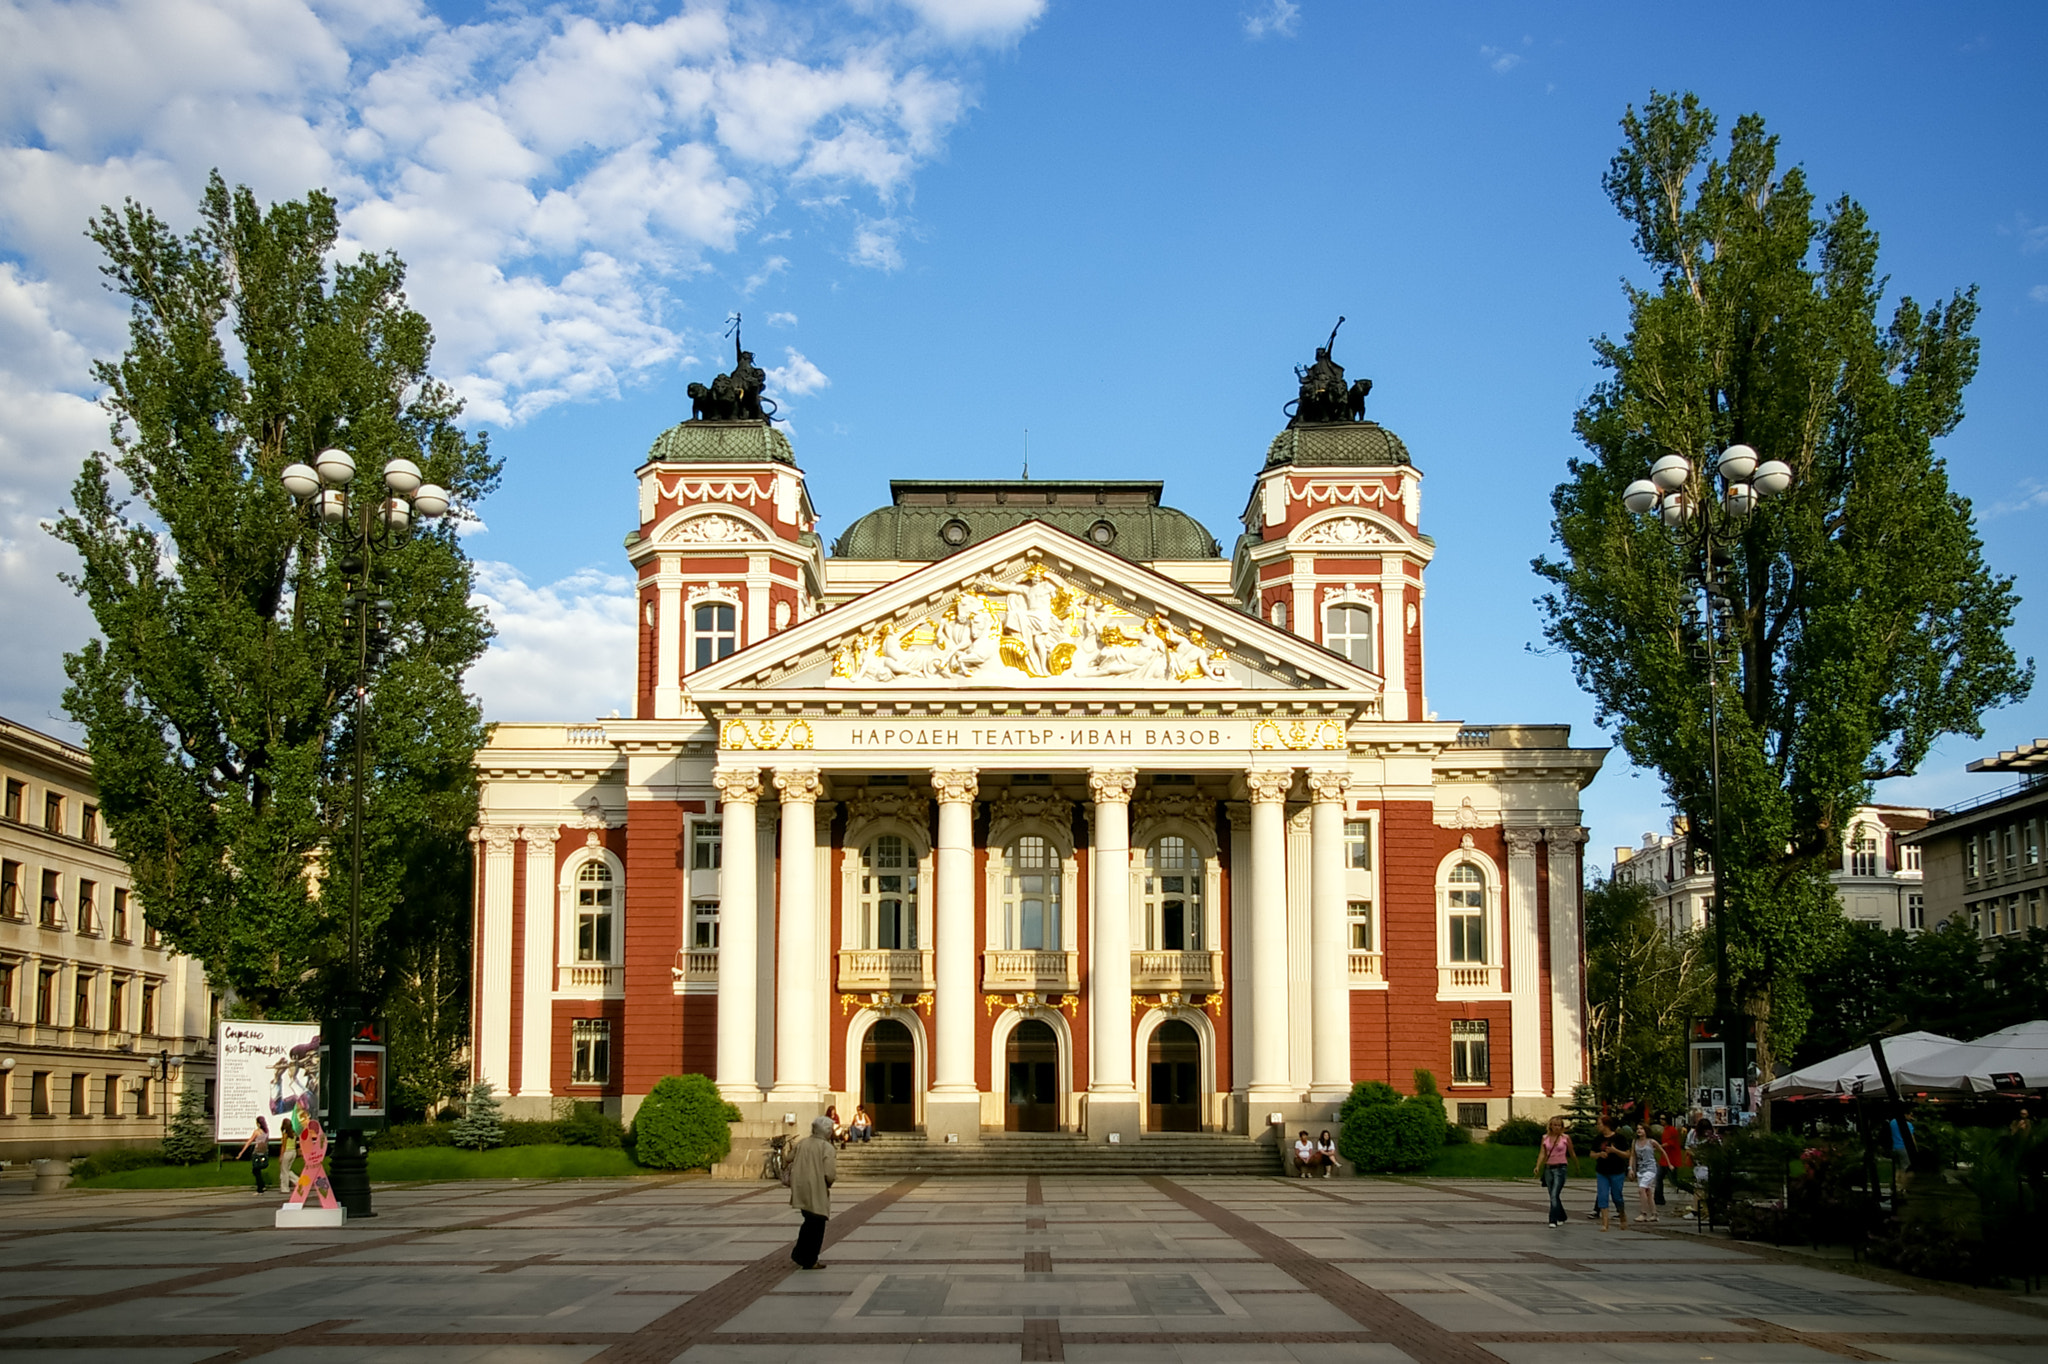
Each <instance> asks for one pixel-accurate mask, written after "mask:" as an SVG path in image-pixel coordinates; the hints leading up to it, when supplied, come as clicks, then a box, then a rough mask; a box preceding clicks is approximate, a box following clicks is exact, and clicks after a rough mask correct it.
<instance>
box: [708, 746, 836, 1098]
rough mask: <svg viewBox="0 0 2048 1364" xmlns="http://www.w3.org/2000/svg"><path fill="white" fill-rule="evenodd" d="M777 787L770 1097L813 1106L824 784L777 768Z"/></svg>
mask: <svg viewBox="0 0 2048 1364" xmlns="http://www.w3.org/2000/svg"><path fill="white" fill-rule="evenodd" d="M775 789H776V790H777V791H780V792H781V793H782V844H781V847H780V849H779V855H778V856H777V858H776V870H777V871H778V873H779V874H780V881H779V885H780V887H781V894H779V895H778V896H777V897H776V902H775V906H776V911H777V917H776V933H775V1088H774V1091H773V1092H772V1093H771V1094H770V1096H769V1097H770V1098H772V1099H774V1100H775V1101H776V1102H777V1103H799V1104H815V1103H817V1102H819V1099H820V1095H821V1093H822V1091H823V1090H824V1087H825V1076H824V1072H823V1070H822V1069H821V1068H820V1066H819V1064H818V1063H819V1060H820V1059H821V1054H820V1050H819V1048H818V1045H817V1041H818V1039H817V1038H816V1037H815V1036H814V1035H813V1033H812V1022H813V1020H814V1018H815V1017H816V1015H817V1012H818V988H819V982H818V979H817V974H816V972H815V971H814V970H813V969H812V965H811V962H812V950H813V948H814V947H815V946H816V943H817V938H818V922H817V919H818V897H817V885H816V882H817V865H816V856H817V852H816V850H817V841H818V830H817V808H818V795H819V793H820V792H821V791H822V790H823V789H824V783H823V782H822V781H821V780H819V776H818V769H817V768H815V767H781V768H777V769H776V770H775ZM721 917H723V916H721ZM800 1116H801V1115H800Z"/></svg>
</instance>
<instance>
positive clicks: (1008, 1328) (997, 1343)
mask: <svg viewBox="0 0 2048 1364" xmlns="http://www.w3.org/2000/svg"><path fill="white" fill-rule="evenodd" d="M1585 1191H1586V1190H1585V1185H1583V1184H1581V1185H1579V1186H1578V1187H1577V1188H1575V1189H1574V1194H1575V1195H1576V1198H1575V1201H1576V1203H1577V1204H1578V1206H1579V1208H1580V1209H1581V1210H1583V1207H1584V1205H1585V1203H1586V1198H1585ZM835 1199H836V1207H837V1209H838V1215H837V1216H835V1217H834V1218H833V1219H832V1223H831V1230H830V1234H829V1236H828V1238H827V1242H826V1252H825V1258H826V1261H827V1264H826V1266H825V1267H823V1268H821V1269H819V1270H817V1271H815V1272H811V1273H797V1272H794V1271H793V1267H792V1266H791V1265H790V1263H789V1260H788V1258H787V1257H788V1247H789V1243H790V1240H791V1238H792V1236H793V1234H794V1231H795V1222H796V1215H795V1214H794V1213H793V1212H791V1211H790V1210H789V1208H788V1207H787V1206H786V1194H785V1192H784V1191H783V1190H782V1189H781V1188H780V1187H779V1186H777V1185H773V1184H767V1183H762V1184H752V1185H739V1184H729V1183H714V1182H711V1181H708V1180H704V1179H685V1180H634V1181H624V1180H622V1181H582V1182H568V1181H564V1182H545V1181H532V1182H503V1183H462V1184H435V1185H420V1186H410V1187H390V1188H380V1189H379V1190H378V1191H377V1207H378V1211H379V1216H378V1217H377V1218H376V1220H374V1221H368V1222H362V1223H358V1224H357V1225H355V1226H352V1227H350V1228H348V1229H346V1230H341V1231H332V1232H284V1231H277V1230H275V1229H273V1228H271V1227H269V1226H268V1225H267V1223H268V1221H269V1213H270V1206H271V1205H270V1202H269V1201H268V1200H258V1199H256V1198H254V1197H252V1196H250V1195H249V1194H248V1193H246V1192H239V1191H238V1192H229V1191H224V1190H217V1189H216V1190H196V1191H189V1192H164V1193H68V1194H63V1195H56V1196H44V1197H10V1198H7V1199H5V1200H4V1201H0V1355H4V1356H5V1357H6V1358H7V1359H8V1360H9V1361H10V1364H12V1361H14V1360H17V1359H19V1360H36V1361H49V1364H100V1361H109V1362H111V1361H120V1364H199V1362H200V1361H221V1362H223V1364H224V1362H225V1361H230V1360H239V1359H250V1358H257V1357H265V1358H270V1357H275V1358H276V1359H278V1360H279V1361H280V1364H283V1361H286V1360H289V1361H290V1364H481V1362H482V1361H492V1362H493V1364H497V1362H499V1361H502V1362H504V1364H515V1362H516V1364H581V1362H582V1361H605V1362H606V1364H612V1362H614V1361H616V1362H618V1364H626V1362H628V1361H631V1362H633V1364H667V1362H668V1361H670V1360H685V1361H691V1362H692V1364H697V1362H698V1361H712V1360H722V1361H745V1362H746V1364H772V1362H773V1361H782V1360H818V1361H828V1362H829V1364H875V1362H879V1361H892V1362H893V1361H932V1362H933V1364H937V1362H938V1361H961V1362H962V1364H978V1362H979V1361H990V1362H991V1364H993V1362H994V1361H1016V1360H1062V1359H1064V1360H1075V1361H1079V1360H1098V1361H1132V1362H1133V1364H1136V1362H1137V1361H1147V1362H1148V1364H1149V1362H1150V1361H1183V1360H1186V1361H1196V1360H1200V1361H1215V1362H1216V1364H1234V1362H1235V1361H1247V1362H1252V1361H1268V1360H1271V1361H1287V1360H1300V1361H1317V1362H1318V1364H1322V1362H1325V1361H1327V1362H1332V1364H1334V1361H1339V1360H1345V1361H1349V1360H1372V1361H1400V1360H1415V1361H1419V1364H1488V1362H1489V1361H1495V1362H1497V1361H1503V1360H1504V1361H1511V1364H1552V1362H1553V1361H1556V1362H1557V1364H1565V1362H1566V1361H1572V1362H1574V1364H1576V1361H1584V1360H1593V1361H1600V1360H1642V1361H1690V1360H1729V1361H1745V1362H1747V1364H1770V1362H1774V1361H1795V1360H1827V1359H1868V1360H1912V1361H1920V1362H1922V1364H1951V1362H1953V1364H1962V1362H1963V1361H1970V1362H1971V1364H1980V1362H1988V1361H2001V1362H2008V1364H2009V1362H2010V1361H2020V1360H2028V1361H2034V1360H2048V1302H2043V1301H2040V1300H2033V1301H2021V1300H2014V1299H2011V1298H2005V1297H2001V1296H1998V1295H1991V1294H1973V1293H1969V1292H1960V1291H1950V1292H1946V1293H1943V1292H1931V1291H1925V1290H1920V1289H1915V1288H1912V1287H1909V1286H1906V1285H1905V1283H1904V1281H1902V1280H1898V1279H1896V1278H1895V1277H1893V1276H1884V1275H1879V1276H1870V1275H1858V1274H1853V1273H1848V1272H1837V1271H1836V1270H1834V1269H1830V1268H1828V1267H1827V1266H1826V1265H1825V1264H1823V1263H1821V1262H1817V1261H1816V1262H1801V1261H1800V1260H1799V1258H1798V1257H1793V1256H1787V1255H1783V1254H1778V1253H1772V1252H1766V1251H1761V1250H1754V1249H1751V1248H1747V1247H1744V1246H1741V1245H1737V1244H1732V1243H1730V1242H1728V1241H1726V1240H1722V1239H1719V1238H1715V1237H1710V1236H1702V1235H1699V1234H1698V1233H1696V1232H1694V1231H1692V1230H1691V1228H1690V1226H1689V1224H1684V1223H1678V1224H1674V1223H1672V1222H1669V1221H1666V1222H1663V1223H1660V1224H1659V1228H1658V1230H1657V1231H1655V1232H1643V1231H1632V1232H1626V1233H1624V1232H1619V1231H1617V1232H1611V1233H1605V1234H1603V1233H1602V1232H1600V1230H1599V1229H1598V1228H1597V1227H1596V1226H1594V1225H1592V1224H1590V1223H1588V1222H1586V1221H1585V1220H1584V1219H1583V1217H1576V1218H1575V1220H1574V1221H1573V1223H1572V1224H1571V1225H1569V1226H1567V1227H1564V1228H1560V1229H1558V1230H1554V1231H1553V1230H1551V1229H1549V1228H1546V1227H1545V1226H1544V1224H1543V1203H1542V1194H1541V1191H1540V1190H1539V1189H1537V1188H1536V1186H1535V1185H1534V1184H1529V1185H1526V1186H1524V1185H1518V1184H1502V1183H1481V1182H1463V1183H1459V1182H1443V1181H1435V1182H1427V1183H1425V1182H1421V1181H1391V1180H1345V1181H1316V1182H1301V1181H1288V1180H1282V1179H1275V1178H1215V1179H1183V1178H1175V1179H1167V1178H1162V1177H1152V1178H1137V1177H1124V1178H1118V1177H1088V1178H1080V1177H1074V1178H1068V1177H1052V1176H1046V1177H1038V1176H1032V1177H1028V1178H1027V1177H1023V1176H1016V1177H1007V1178H987V1179H938V1178H910V1179H904V1180H901V1181H897V1182H894V1183H888V1184H882V1183H871V1184H866V1185H860V1184H855V1183H851V1182H847V1183H843V1184H842V1185H841V1186H840V1187H839V1188H838V1189H837V1190H835Z"/></svg>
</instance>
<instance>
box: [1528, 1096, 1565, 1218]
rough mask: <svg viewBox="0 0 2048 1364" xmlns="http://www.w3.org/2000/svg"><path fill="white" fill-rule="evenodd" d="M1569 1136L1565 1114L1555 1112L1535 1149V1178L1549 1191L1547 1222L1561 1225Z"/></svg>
mask: <svg viewBox="0 0 2048 1364" xmlns="http://www.w3.org/2000/svg"><path fill="white" fill-rule="evenodd" d="M1571 1160H1572V1139H1571V1134H1570V1133H1568V1132H1566V1131H1565V1130H1564V1117H1563V1115H1562V1114H1554V1115H1552V1117H1551V1119H1550V1129H1549V1130H1548V1131H1547V1132H1545V1133H1544V1134H1543V1140H1542V1141H1541V1142H1540V1143H1539V1144H1538V1145H1537V1148H1536V1177H1537V1178H1538V1179H1540V1180H1542V1181H1543V1187H1544V1188H1546V1189H1548V1190H1550V1225H1551V1226H1553V1227H1561V1226H1563V1225H1564V1223H1565V1216H1564V1177H1565V1173H1566V1171H1567V1170H1568V1169H1569V1168H1570V1166H1571Z"/></svg>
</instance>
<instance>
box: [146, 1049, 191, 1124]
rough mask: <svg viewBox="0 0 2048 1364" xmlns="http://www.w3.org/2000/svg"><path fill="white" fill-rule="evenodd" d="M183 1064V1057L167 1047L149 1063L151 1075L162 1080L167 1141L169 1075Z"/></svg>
mask: <svg viewBox="0 0 2048 1364" xmlns="http://www.w3.org/2000/svg"><path fill="white" fill-rule="evenodd" d="M184 1066H185V1058H184V1057H182V1056H173V1055H171V1052H170V1048H168V1047H166V1048H164V1049H163V1050H162V1051H159V1052H158V1053H157V1054H156V1059H155V1060H154V1061H151V1062H150V1063H149V1069H150V1073H151V1075H152V1077H153V1078H155V1079H158V1080H161V1081H162V1082H163V1087H164V1090H163V1110H164V1140H165V1141H167V1142H168V1141H169V1140H170V1139H171V1077H172V1076H173V1075H175V1074H177V1072H178V1071H180V1070H182V1069H184Z"/></svg>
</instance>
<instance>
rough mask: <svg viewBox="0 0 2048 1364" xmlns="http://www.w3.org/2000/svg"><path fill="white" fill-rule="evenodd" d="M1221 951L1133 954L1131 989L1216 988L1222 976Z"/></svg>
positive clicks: (1142, 952) (1139, 990)
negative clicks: (1219, 968) (1218, 961)
mask: <svg viewBox="0 0 2048 1364" xmlns="http://www.w3.org/2000/svg"><path fill="white" fill-rule="evenodd" d="M1221 955H1222V953H1220V952H1203V951H1194V952H1186V951H1182V952H1160V951H1137V952H1133V953H1131V989H1133V990H1135V991H1138V992H1139V993H1146V994H1148V993H1151V992H1153V991H1157V990H1213V989H1215V988H1216V982H1217V981H1218V980H1219V979H1221V973H1220V972H1219V971H1218V970H1217V958H1218V957H1220V956H1221Z"/></svg>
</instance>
